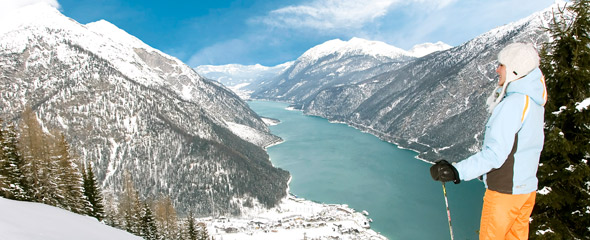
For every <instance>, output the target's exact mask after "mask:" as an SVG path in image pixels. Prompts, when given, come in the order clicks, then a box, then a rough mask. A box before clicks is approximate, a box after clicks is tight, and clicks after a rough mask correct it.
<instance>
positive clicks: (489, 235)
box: [479, 189, 537, 240]
mask: <svg viewBox="0 0 590 240" xmlns="http://www.w3.org/2000/svg"><path fill="white" fill-rule="evenodd" d="M536 195H537V192H536V191H535V192H532V193H527V194H516V195H512V194H504V193H499V192H496V191H492V190H489V189H487V190H486V193H485V196H484V198H483V208H482V211H481V222H480V226H479V239H480V240H501V239H506V240H508V239H509V240H512V239H528V237H529V218H530V216H531V213H532V212H533V206H535V197H536Z"/></svg>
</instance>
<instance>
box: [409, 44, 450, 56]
mask: <svg viewBox="0 0 590 240" xmlns="http://www.w3.org/2000/svg"><path fill="white" fill-rule="evenodd" d="M450 48H452V46H451V45H448V44H446V43H443V42H441V41H438V42H436V43H422V44H418V45H415V46H414V47H412V49H410V50H409V51H408V52H409V54H410V55H411V56H414V57H418V58H420V57H424V56H426V55H428V54H431V53H433V52H439V51H444V50H447V49H450Z"/></svg>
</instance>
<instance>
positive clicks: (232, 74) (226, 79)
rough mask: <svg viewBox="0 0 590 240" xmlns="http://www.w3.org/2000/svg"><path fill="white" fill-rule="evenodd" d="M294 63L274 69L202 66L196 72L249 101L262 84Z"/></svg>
mask: <svg viewBox="0 0 590 240" xmlns="http://www.w3.org/2000/svg"><path fill="white" fill-rule="evenodd" d="M291 64H293V63H292V62H287V63H283V64H280V65H277V66H274V67H266V66H262V65H260V64H256V65H241V64H227V65H201V66H197V67H196V68H195V71H197V73H199V74H200V75H201V76H204V77H206V78H208V79H212V80H216V81H218V82H220V83H222V84H223V85H225V86H227V87H228V88H229V89H231V90H232V91H234V92H235V93H236V94H238V95H239V96H240V97H241V98H242V99H248V98H249V95H250V94H251V93H252V90H250V89H255V88H256V87H257V86H255V85H256V84H258V83H260V82H264V81H267V80H269V79H271V78H273V77H275V76H277V75H279V73H281V72H282V71H284V70H285V69H286V68H288V67H289V66H291Z"/></svg>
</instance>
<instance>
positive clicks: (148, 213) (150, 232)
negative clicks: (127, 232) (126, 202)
mask: <svg viewBox="0 0 590 240" xmlns="http://www.w3.org/2000/svg"><path fill="white" fill-rule="evenodd" d="M140 236H142V237H143V239H145V240H157V239H159V236H158V228H157V226H156V219H155V218H154V214H153V213H152V210H151V208H150V206H149V205H148V204H147V203H144V204H143V209H142V214H141V231H140Z"/></svg>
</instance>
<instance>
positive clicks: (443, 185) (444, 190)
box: [442, 182, 455, 240]
mask: <svg viewBox="0 0 590 240" xmlns="http://www.w3.org/2000/svg"><path fill="white" fill-rule="evenodd" d="M442 187H443V193H444V195H445V204H446V205H447V217H448V218H449V231H450V232H451V240H454V239H455V237H454V236H453V225H451V210H449V200H448V199H447V188H446V187H445V182H442Z"/></svg>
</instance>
